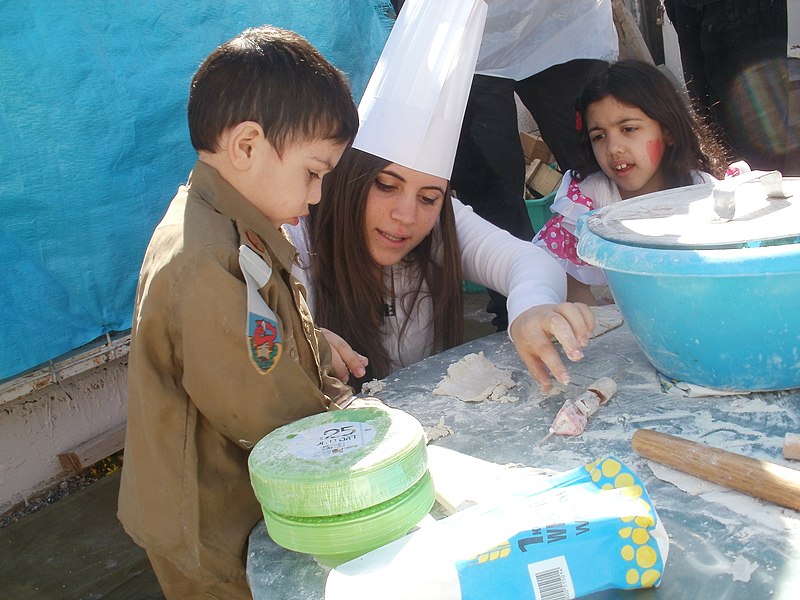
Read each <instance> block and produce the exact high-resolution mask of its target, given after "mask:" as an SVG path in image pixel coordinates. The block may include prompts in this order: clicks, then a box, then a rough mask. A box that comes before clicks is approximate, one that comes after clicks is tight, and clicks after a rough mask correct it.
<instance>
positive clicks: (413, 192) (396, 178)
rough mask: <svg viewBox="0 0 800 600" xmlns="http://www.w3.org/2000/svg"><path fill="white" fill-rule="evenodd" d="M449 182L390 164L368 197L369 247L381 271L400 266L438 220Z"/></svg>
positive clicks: (365, 221)
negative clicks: (382, 268) (399, 263)
mask: <svg viewBox="0 0 800 600" xmlns="http://www.w3.org/2000/svg"><path fill="white" fill-rule="evenodd" d="M446 189H447V180H445V179H442V178H441V177H434V176H433V175H428V174H426V173H421V172H419V171H414V170H413V169H408V168H406V167H402V166H400V165H398V164H395V163H391V164H389V165H386V167H385V168H384V169H383V170H382V171H381V172H380V173H378V175H377V177H376V178H375V180H374V181H373V182H372V186H371V187H370V190H369V192H368V194H367V206H366V214H365V217H364V223H365V228H366V232H365V233H366V240H367V247H368V248H369V252H370V255H371V256H372V259H373V260H374V261H375V262H376V263H378V264H379V265H380V266H382V267H389V266H392V265H395V264H397V263H398V262H400V261H401V260H402V259H403V258H404V257H405V256H406V255H407V254H408V253H409V252H411V250H413V249H414V248H415V247H416V246H417V244H419V243H420V242H421V241H422V240H423V239H424V238H425V236H426V235H428V234H429V233H430V231H431V229H433V226H434V225H435V224H436V221H437V220H438V219H439V213H440V212H441V210H442V203H443V202H444V199H445V193H446V192H445V191H446Z"/></svg>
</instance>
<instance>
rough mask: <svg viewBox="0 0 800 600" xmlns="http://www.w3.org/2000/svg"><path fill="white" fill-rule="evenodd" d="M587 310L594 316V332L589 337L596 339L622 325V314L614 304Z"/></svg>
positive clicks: (592, 307)
mask: <svg viewBox="0 0 800 600" xmlns="http://www.w3.org/2000/svg"><path fill="white" fill-rule="evenodd" d="M589 308H590V309H591V311H592V314H593V315H594V331H593V332H592V336H591V337H593V338H596V337H597V336H600V335H603V334H604V333H606V332H608V331H611V330H612V329H616V328H617V327H619V326H620V325H622V322H623V319H622V314H621V313H620V312H619V307H618V306H617V305H616V304H604V305H602V306H590V307H589Z"/></svg>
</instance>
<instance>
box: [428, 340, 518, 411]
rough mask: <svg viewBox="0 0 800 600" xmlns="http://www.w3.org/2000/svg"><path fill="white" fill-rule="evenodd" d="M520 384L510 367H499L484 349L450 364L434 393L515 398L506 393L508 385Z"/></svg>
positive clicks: (471, 398) (469, 398)
mask: <svg viewBox="0 0 800 600" xmlns="http://www.w3.org/2000/svg"><path fill="white" fill-rule="evenodd" d="M515 385H517V382H516V381H514V380H513V379H512V378H511V371H507V370H504V369H499V368H497V367H496V366H495V365H494V364H493V363H492V362H491V361H490V360H488V359H487V358H486V357H485V356H484V355H483V352H479V353H478V354H467V355H466V356H465V357H464V358H462V359H461V360H459V361H458V362H454V363H453V364H451V365H450V366H449V367H447V375H445V376H444V378H443V379H442V380H441V381H440V382H439V383H438V385H437V386H436V388H435V389H434V390H433V393H434V394H436V395H438V396H452V397H453V398H458V399H459V400H462V401H464V402H482V401H483V400H495V401H497V402H516V401H517V398H515V397H513V396H506V392H508V390H509V389H511V388H512V387H514V386H515Z"/></svg>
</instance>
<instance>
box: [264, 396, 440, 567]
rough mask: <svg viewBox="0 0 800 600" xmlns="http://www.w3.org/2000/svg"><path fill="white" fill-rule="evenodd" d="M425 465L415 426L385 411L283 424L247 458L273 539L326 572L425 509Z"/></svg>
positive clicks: (428, 495) (393, 534) (428, 484)
mask: <svg viewBox="0 0 800 600" xmlns="http://www.w3.org/2000/svg"><path fill="white" fill-rule="evenodd" d="M427 466H428V458H427V451H426V447H425V433H424V431H423V428H422V425H421V424H420V423H419V421H417V420H416V419H415V418H414V417H412V416H411V415H409V414H407V413H405V412H403V411H399V410H395V409H391V408H388V407H369V408H353V409H345V410H337V411H330V412H326V413H321V414H317V415H313V416H310V417H306V418H304V419H300V420H298V421H295V422H293V423H289V424H288V425H284V426H283V427H280V428H278V429H276V430H275V431H273V432H272V433H270V434H269V435H267V436H266V437H264V438H263V439H262V440H261V441H260V442H259V443H258V444H256V446H255V447H254V448H253V450H252V452H251V453H250V459H249V468H250V481H251V483H252V485H253V489H254V491H255V494H256V497H257V498H258V500H259V502H260V503H261V506H262V509H263V513H264V520H265V522H266V524H267V529H268V531H269V533H270V536H271V537H272V539H273V540H274V541H275V542H276V543H278V544H280V545H282V546H284V547H286V548H289V549H291V550H296V551H299V552H306V553H309V554H313V555H315V556H316V557H317V559H318V560H319V561H320V562H322V563H323V564H327V565H329V566H335V565H336V564H339V563H341V562H344V561H345V560H349V559H350V558H354V557H356V556H360V555H361V554H363V553H365V552H368V551H369V550H372V549H374V548H377V547H378V546H382V545H384V544H387V543H389V542H391V541H393V540H395V539H397V538H399V537H401V536H402V535H404V534H405V533H407V532H408V531H409V530H410V529H411V528H412V527H414V525H416V524H417V523H418V522H419V520H420V519H422V517H424V516H425V514H427V513H428V512H429V511H430V509H431V507H432V506H433V503H434V490H433V483H432V480H431V478H430V475H429V474H428V473H427Z"/></svg>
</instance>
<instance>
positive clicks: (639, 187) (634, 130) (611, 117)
mask: <svg viewBox="0 0 800 600" xmlns="http://www.w3.org/2000/svg"><path fill="white" fill-rule="evenodd" d="M586 127H587V130H588V132H589V139H590V140H591V142H592V150H593V151H594V156H595V158H596V159H597V163H598V164H599V165H600V168H601V169H602V170H603V173H605V174H606V175H607V176H608V178H609V179H611V181H613V182H614V183H616V184H617V187H618V188H619V193H620V196H621V197H622V198H623V200H624V199H627V198H632V197H634V196H640V195H641V194H647V193H649V192H657V191H660V190H663V189H664V187H665V185H664V178H663V173H662V169H661V157H662V156H663V155H664V145H665V144H667V143H668V142H669V139H668V135H667V134H666V132H665V131H664V129H663V128H662V127H661V124H660V123H659V122H658V121H656V120H654V119H651V118H650V117H648V116H647V115H646V114H645V113H644V112H642V111H641V110H640V109H638V108H636V107H635V106H631V105H629V104H623V103H621V102H620V101H618V100H617V99H616V98H614V97H613V96H606V97H605V98H603V99H602V100H600V101H598V102H594V103H592V104H590V105H589V106H588V107H587V109H586Z"/></svg>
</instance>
